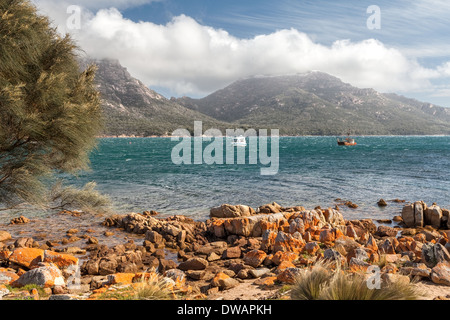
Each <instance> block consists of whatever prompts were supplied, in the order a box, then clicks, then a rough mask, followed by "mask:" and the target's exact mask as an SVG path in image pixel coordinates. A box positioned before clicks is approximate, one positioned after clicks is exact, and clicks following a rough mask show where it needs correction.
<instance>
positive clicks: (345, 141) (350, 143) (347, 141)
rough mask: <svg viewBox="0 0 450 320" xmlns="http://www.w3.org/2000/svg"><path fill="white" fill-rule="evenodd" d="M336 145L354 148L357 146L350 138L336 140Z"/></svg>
mask: <svg viewBox="0 0 450 320" xmlns="http://www.w3.org/2000/svg"><path fill="white" fill-rule="evenodd" d="M337 143H338V145H339V146H356V145H357V143H356V141H355V139H352V138H346V139H343V140H340V139H338V140H337Z"/></svg>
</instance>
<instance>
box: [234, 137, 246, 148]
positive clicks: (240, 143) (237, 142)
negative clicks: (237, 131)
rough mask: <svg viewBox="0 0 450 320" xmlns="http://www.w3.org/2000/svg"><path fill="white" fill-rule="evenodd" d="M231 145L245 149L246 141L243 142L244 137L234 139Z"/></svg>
mask: <svg viewBox="0 0 450 320" xmlns="http://www.w3.org/2000/svg"><path fill="white" fill-rule="evenodd" d="M232 145H233V146H237V147H246V146H247V141H246V140H245V137H244V136H239V137H234V138H233V142H232Z"/></svg>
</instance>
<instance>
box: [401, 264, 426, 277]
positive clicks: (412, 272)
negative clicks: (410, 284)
mask: <svg viewBox="0 0 450 320" xmlns="http://www.w3.org/2000/svg"><path fill="white" fill-rule="evenodd" d="M399 272H400V273H401V274H403V275H408V276H411V277H417V276H418V277H426V278H430V276H431V269H430V268H428V267H427V266H426V265H425V264H424V263H413V264H412V265H411V266H405V267H401V268H400V270H399Z"/></svg>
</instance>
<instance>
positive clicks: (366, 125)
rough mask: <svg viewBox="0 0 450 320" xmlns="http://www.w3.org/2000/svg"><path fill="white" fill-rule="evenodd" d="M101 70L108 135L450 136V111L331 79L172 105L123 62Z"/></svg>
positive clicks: (262, 83) (296, 80)
mask: <svg viewBox="0 0 450 320" xmlns="http://www.w3.org/2000/svg"><path fill="white" fill-rule="evenodd" d="M92 63H94V64H96V65H97V66H98V71H97V73H96V83H97V86H98V90H99V92H100V94H101V98H102V107H103V110H104V118H105V130H104V136H122V135H124V136H144V137H145V136H170V135H171V133H172V132H173V131H175V130H176V129H187V130H189V131H190V132H191V133H192V132H193V126H194V121H202V123H203V129H204V130H207V129H209V128H216V129H219V130H222V132H225V130H226V129H237V128H241V129H244V130H246V129H249V128H253V129H256V130H258V129H279V130H280V135H289V136H297V135H342V134H346V133H347V132H348V131H350V132H351V133H352V134H354V135H413V134H416V135H433V134H434V135H437V134H450V127H449V123H450V109H447V108H443V107H439V106H435V105H433V104H430V103H426V102H420V101H418V100H415V99H410V98H407V97H404V96H400V95H397V94H394V93H390V94H382V93H379V92H377V91H375V90H374V89H370V88H365V89H361V88H357V87H354V86H352V85H350V84H348V83H344V82H342V81H341V80H340V79H339V78H337V77H334V76H331V75H328V74H326V73H322V72H317V71H312V72H309V73H305V74H300V75H298V74H297V75H286V76H257V77H252V78H247V79H240V80H237V81H236V82H234V83H232V84H230V85H229V86H227V87H225V88H223V89H220V90H217V91H216V92H213V93H212V94H210V95H208V96H206V97H204V98H201V99H193V98H189V97H182V98H171V99H167V98H165V97H164V96H162V95H161V94H159V93H157V92H156V91H154V90H152V89H150V88H148V87H147V86H146V85H145V84H144V83H142V82H141V81H140V80H138V79H136V78H134V77H133V76H132V75H131V74H130V73H129V72H128V70H127V69H126V68H124V67H123V66H122V65H121V64H120V62H119V61H117V60H112V59H103V60H95V59H91V58H85V59H82V60H81V66H82V67H85V66H86V65H87V64H92Z"/></svg>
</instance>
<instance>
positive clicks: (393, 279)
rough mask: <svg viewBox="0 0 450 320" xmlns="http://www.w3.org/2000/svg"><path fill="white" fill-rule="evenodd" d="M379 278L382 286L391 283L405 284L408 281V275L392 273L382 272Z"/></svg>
mask: <svg viewBox="0 0 450 320" xmlns="http://www.w3.org/2000/svg"><path fill="white" fill-rule="evenodd" d="M381 280H382V284H383V286H390V285H393V284H404V285H407V284H409V283H410V279H409V277H408V276H405V275H401V274H394V273H383V274H382V275H381Z"/></svg>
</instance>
